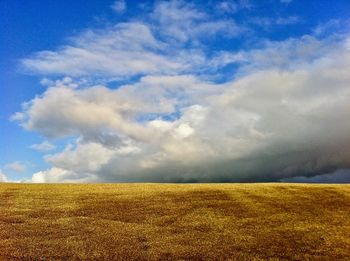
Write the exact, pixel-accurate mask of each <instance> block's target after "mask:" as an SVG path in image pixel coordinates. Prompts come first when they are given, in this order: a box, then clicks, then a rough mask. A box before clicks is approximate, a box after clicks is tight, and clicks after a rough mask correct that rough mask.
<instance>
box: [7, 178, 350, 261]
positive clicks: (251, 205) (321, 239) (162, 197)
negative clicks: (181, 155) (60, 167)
mask: <svg viewBox="0 0 350 261" xmlns="http://www.w3.org/2000/svg"><path fill="white" fill-rule="evenodd" d="M266 259H269V260H290V259H292V260H349V259H350V185H304V184H294V185H293V184H95V185H92V184H90V185H89V184H84V185H73V184H65V185H62V184H61V185H59V184H57V185H56V184H51V185H49V184H0V260H266Z"/></svg>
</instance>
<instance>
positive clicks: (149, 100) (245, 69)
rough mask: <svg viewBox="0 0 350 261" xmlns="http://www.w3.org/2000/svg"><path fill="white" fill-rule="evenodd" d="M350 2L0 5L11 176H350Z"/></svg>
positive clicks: (4, 145)
mask: <svg viewBox="0 0 350 261" xmlns="http://www.w3.org/2000/svg"><path fill="white" fill-rule="evenodd" d="M349 17H350V2H349V1H348V0H338V1H328V0H310V1H302V0H266V1H258V0H231V1H180V0H178V1H123V0H118V1H93V0H89V1H82V0H80V1H79V0H76V1H53V0H49V1H48V0H45V1H44V0H37V1H21V0H3V1H0V23H1V25H2V26H1V27H0V106H1V107H0V108H1V110H0V182H34V183H42V182H47V183H59V182H73V183H75V182H89V183H90V182H91V183H94V182H310V183H313V182H316V183H322V182H325V183H348V182H350V120H349V119H350V117H349V116H350V103H349V99H350V73H349V72H350V20H349Z"/></svg>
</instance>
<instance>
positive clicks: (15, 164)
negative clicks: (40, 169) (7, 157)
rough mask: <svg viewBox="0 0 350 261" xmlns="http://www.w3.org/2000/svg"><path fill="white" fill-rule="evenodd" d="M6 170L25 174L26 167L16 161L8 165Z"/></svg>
mask: <svg viewBox="0 0 350 261" xmlns="http://www.w3.org/2000/svg"><path fill="white" fill-rule="evenodd" d="M5 169H9V170H12V171H15V172H23V171H25V170H26V166H25V165H24V164H23V163H22V162H19V161H14V162H12V163H9V164H6V165H5Z"/></svg>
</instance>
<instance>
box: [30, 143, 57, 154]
mask: <svg viewBox="0 0 350 261" xmlns="http://www.w3.org/2000/svg"><path fill="white" fill-rule="evenodd" d="M30 148H31V149H33V150H37V151H41V152H49V151H51V150H54V149H55V148H56V146H55V145H53V144H52V143H50V142H48V141H43V142H42V143H39V144H33V145H31V146H30Z"/></svg>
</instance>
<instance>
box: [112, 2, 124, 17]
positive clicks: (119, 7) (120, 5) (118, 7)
mask: <svg viewBox="0 0 350 261" xmlns="http://www.w3.org/2000/svg"><path fill="white" fill-rule="evenodd" d="M111 8H112V9H113V11H115V12H116V13H118V14H122V13H124V12H125V11H126V8H127V6H126V2H125V1H124V0H117V1H115V2H114V3H113V5H112V6H111Z"/></svg>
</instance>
